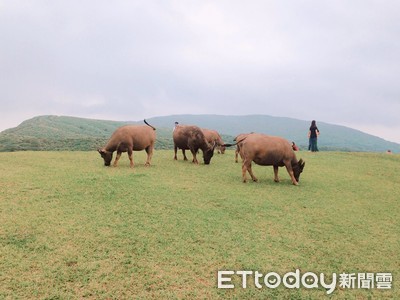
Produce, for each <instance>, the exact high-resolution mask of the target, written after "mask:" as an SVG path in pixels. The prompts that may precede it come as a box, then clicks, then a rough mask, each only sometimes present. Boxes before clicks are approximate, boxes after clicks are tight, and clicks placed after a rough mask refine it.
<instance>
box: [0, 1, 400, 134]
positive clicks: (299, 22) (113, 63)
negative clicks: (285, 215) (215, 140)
mask: <svg viewBox="0 0 400 300" xmlns="http://www.w3.org/2000/svg"><path fill="white" fill-rule="evenodd" d="M399 16H400V1H398V0H384V1H379V0H376V1H370V0H351V1H348V0H335V1H332V0H329V1H328V0H326V1H324V0H310V1H301V0H292V1H287V0H276V1H268V0H253V1H243V0H242V1H233V0H226V1H223V0H218V1H215V0H213V1H208V0H198V1H194V0H193V1H191V0H181V1H168V0H159V1H151V0H143V1H135V0H133V1H99V0H96V1H94V0H93V1H92V0H86V1H73V0H71V1H62V0H60V1H57V0H54V1H40V0H32V1H18V0H0V41H1V44H0V104H1V105H0V130H4V129H6V128H10V127H15V126H17V125H18V124H19V123H21V122H22V121H24V120H25V119H28V118H31V117H34V116H37V115H44V114H56V115H70V116H77V117H88V118H99V119H111V120H124V121H125V120H132V121H136V120H140V119H143V118H150V117H154V116H161V115H169V114H184V113H185V114H186V113H190V114H209V113H212V114H223V115H244V114H267V115H273V116H283V117H293V118H297V119H302V120H310V121H311V120H312V119H316V120H317V122H318V121H323V122H328V123H333V124H340V125H346V126H350V127H353V128H356V129H360V130H362V131H364V132H367V133H371V134H374V135H378V136H380V137H383V138H385V139H387V140H391V141H395V142H400V117H399V112H400V84H399V80H400V21H399ZM305 130H307V129H305Z"/></svg>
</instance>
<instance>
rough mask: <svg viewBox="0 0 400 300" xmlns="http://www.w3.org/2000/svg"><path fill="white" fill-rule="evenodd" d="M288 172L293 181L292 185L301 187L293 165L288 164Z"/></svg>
mask: <svg viewBox="0 0 400 300" xmlns="http://www.w3.org/2000/svg"><path fill="white" fill-rule="evenodd" d="M286 170H287V171H288V173H289V175H290V178H291V179H292V183H293V184H294V185H299V183H298V182H297V180H296V178H294V173H293V169H292V165H291V163H289V164H286Z"/></svg>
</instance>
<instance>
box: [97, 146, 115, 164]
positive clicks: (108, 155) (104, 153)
mask: <svg viewBox="0 0 400 300" xmlns="http://www.w3.org/2000/svg"><path fill="white" fill-rule="evenodd" d="M97 151H98V152H99V153H100V155H101V157H102V158H103V159H104V165H105V166H107V167H108V166H110V164H111V160H112V157H113V153H112V152H110V151H107V150H104V149H98V150H97Z"/></svg>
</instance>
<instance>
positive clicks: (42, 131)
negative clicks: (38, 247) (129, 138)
mask: <svg viewBox="0 0 400 300" xmlns="http://www.w3.org/2000/svg"><path fill="white" fill-rule="evenodd" d="M147 121H148V122H149V123H150V124H152V125H154V126H155V127H156V128H157V142H156V148H157V149H172V147H173V142H172V128H173V126H174V122H175V121H177V122H179V123H180V124H192V125H197V126H200V127H202V128H210V129H215V130H217V131H219V132H220V134H221V135H222V137H223V139H224V141H226V142H231V141H232V139H233V137H235V136H236V135H238V134H240V133H246V132H261V133H266V134H269V135H277V136H282V137H284V138H286V139H288V140H290V141H295V142H296V144H298V145H299V146H300V147H301V148H302V149H303V150H304V149H306V148H307V146H308V139H307V132H308V128H309V126H310V122H309V121H304V120H298V119H293V118H285V117H273V116H268V115H248V116H222V115H170V116H163V117H154V118H148V119H147ZM126 124H143V120H140V121H109V120H95V119H87V118H77V117H68V116H54V115H48V116H38V117H34V118H32V119H29V120H26V121H24V122H22V123H21V124H20V125H19V126H17V127H15V128H10V129H7V130H4V131H3V132H1V133H0V151H2V152H4V151H21V150H48V151H53V150H84V151H89V150H95V149H97V148H99V147H101V146H103V145H104V144H105V143H106V142H107V140H108V138H109V137H110V136H111V134H112V133H113V131H114V130H115V129H116V128H118V127H119V126H122V125H126ZM317 124H318V127H319V129H320V131H321V136H320V138H319V141H318V145H319V148H320V150H337V151H368V152H383V151H386V150H388V149H390V150H392V151H393V152H395V153H398V152H400V144H397V143H393V142H389V141H386V140H384V139H382V138H379V137H376V136H373V135H370V134H366V133H364V132H361V131H358V130H355V129H352V128H349V127H345V126H339V125H334V124H328V123H324V122H317Z"/></svg>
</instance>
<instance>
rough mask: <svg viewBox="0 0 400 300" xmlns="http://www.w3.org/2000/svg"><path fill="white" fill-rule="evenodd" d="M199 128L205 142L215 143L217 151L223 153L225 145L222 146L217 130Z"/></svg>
mask: <svg viewBox="0 0 400 300" xmlns="http://www.w3.org/2000/svg"><path fill="white" fill-rule="evenodd" d="M201 130H202V131H203V133H204V136H205V137H206V140H207V142H208V143H209V144H211V145H212V144H214V143H215V145H216V147H217V149H218V153H221V154H224V153H225V149H226V147H225V146H224V142H223V141H222V138H221V136H220V135H219V133H218V131H216V130H211V129H205V128H202V129H201Z"/></svg>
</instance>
